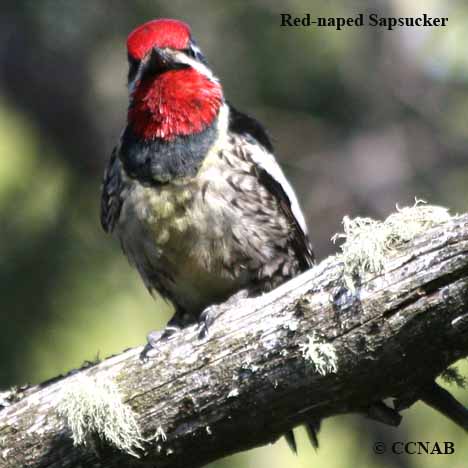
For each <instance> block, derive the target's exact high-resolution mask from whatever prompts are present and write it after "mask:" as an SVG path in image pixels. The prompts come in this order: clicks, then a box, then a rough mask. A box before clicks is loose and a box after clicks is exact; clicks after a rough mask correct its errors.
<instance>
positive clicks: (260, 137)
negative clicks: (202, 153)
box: [229, 105, 314, 271]
mask: <svg viewBox="0 0 468 468" xmlns="http://www.w3.org/2000/svg"><path fill="white" fill-rule="evenodd" d="M229 130H230V131H231V132H233V133H236V134H238V135H241V136H243V137H244V138H246V139H247V140H251V141H252V140H253V142H254V143H257V144H260V145H261V146H263V148H264V149H265V151H263V150H259V151H253V152H251V153H250V157H251V158H252V160H253V161H254V162H255V164H256V166H257V168H258V179H259V181H260V183H261V184H262V185H263V186H264V187H265V188H266V189H267V190H268V191H269V192H270V193H271V195H273V196H274V197H275V198H276V199H277V200H278V202H279V204H280V206H281V209H282V211H283V213H284V215H285V216H286V218H287V219H288V220H289V222H290V223H291V225H292V226H293V227H294V230H293V238H292V244H293V249H294V252H295V254H296V258H297V259H298V261H299V263H300V267H301V271H305V270H307V269H309V268H310V267H311V266H312V265H313V264H314V253H313V249H312V244H311V242H310V239H309V236H308V230H307V225H306V222H305V219H304V215H303V214H302V210H301V208H300V206H299V202H298V200H297V197H296V194H295V193H294V190H293V189H292V187H291V185H290V184H289V182H288V180H287V179H286V177H285V176H284V174H283V171H282V170H281V168H280V166H279V164H278V163H277V162H276V160H275V158H274V156H273V145H272V143H271V140H270V138H269V136H268V134H267V132H266V130H265V129H264V128H263V127H262V125H261V124H260V123H259V122H258V121H257V120H255V119H254V118H252V117H250V116H248V115H246V114H243V113H241V112H239V111H238V110H236V109H235V108H234V107H232V105H230V119H229Z"/></svg>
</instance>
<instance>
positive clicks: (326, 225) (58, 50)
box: [0, 0, 468, 468]
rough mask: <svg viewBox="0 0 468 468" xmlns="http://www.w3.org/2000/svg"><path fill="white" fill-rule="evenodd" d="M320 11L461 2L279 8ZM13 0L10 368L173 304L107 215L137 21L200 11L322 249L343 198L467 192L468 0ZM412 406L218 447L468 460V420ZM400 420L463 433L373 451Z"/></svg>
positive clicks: (3, 47)
mask: <svg viewBox="0 0 468 468" xmlns="http://www.w3.org/2000/svg"><path fill="white" fill-rule="evenodd" d="M307 12H310V13H311V14H312V15H313V16H349V15H355V14H357V13H360V12H363V13H365V14H366V13H370V12H376V13H379V14H380V15H394V16H407V15H414V14H421V13H423V12H426V13H428V14H430V15H438V16H447V17H449V22H448V27H447V28H405V29H398V30H394V31H386V30H384V29H375V28H374V29H370V28H348V29H346V30H343V31H335V30H334V29H333V28H321V29H317V28H314V27H311V28H281V27H280V13H291V14H296V15H300V14H304V13H307ZM0 13H1V14H0V234H1V240H2V242H1V243H0V301H1V302H0V325H1V328H0V330H1V331H0V333H1V341H0V353H1V356H2V358H1V361H0V387H8V386H9V385H13V384H21V383H24V382H31V383H36V382H40V381H41V380H44V379H46V378H49V377H52V376H54V375H56V374H59V373H62V372H65V371H66V370H68V369H70V368H73V367H77V366H79V365H80V364H81V363H82V362H83V361H85V360H92V359H94V358H95V357H96V355H99V356H100V357H105V356H107V355H109V354H111V353H117V352H119V351H121V350H123V349H124V348H127V347H131V346H136V345H140V344H142V343H143V342H144V340H145V334H146V332H147V331H148V330H150V329H153V328H160V327H162V326H163V324H164V323H165V322H166V321H167V319H168V318H169V316H170V311H169V309H168V308H167V306H166V305H164V303H163V302H162V301H159V302H156V303H155V302H154V301H153V300H152V298H151V297H150V296H149V295H148V294H147V292H146V290H145V288H144V287H143V284H142V282H141V281H140V279H139V278H138V276H137V274H136V272H135V271H134V270H132V269H131V268H130V266H129V265H128V264H127V261H126V259H125V258H124V256H123V255H122V254H121V252H120V249H119V246H118V243H117V241H115V240H111V239H110V238H107V236H105V235H104V233H103V232H102V231H101V228H100V225H99V197H100V189H99V187H100V182H101V174H102V172H103V169H104V165H105V163H106V161H107V158H108V156H109V154H110V152H111V150H112V147H113V145H114V143H115V142H116V141H117V139H118V137H119V134H120V131H121V128H122V127H123V125H124V122H125V115H126V105H127V90H126V86H125V79H126V51H125V39H126V35H127V34H128V32H129V31H130V30H131V29H133V28H134V27H135V26H137V25H138V24H139V23H141V22H144V21H147V20H149V19H152V18H155V17H175V18H179V19H183V20H186V21H187V22H189V23H190V24H191V25H192V29H193V32H194V35H195V37H196V39H197V41H198V43H199V45H200V46H201V48H202V49H203V50H204V52H205V54H206V56H207V57H208V59H209V62H210V64H211V65H212V67H213V68H214V70H215V72H216V73H217V74H218V76H220V78H221V79H222V81H223V83H224V87H225V93H226V95H227V96H228V97H229V99H230V100H231V101H232V102H234V103H235V104H236V105H237V107H239V108H240V109H243V110H246V111H248V112H249V113H251V114H253V115H255V116H257V117H258V118H259V119H260V120H262V121H263V122H264V123H265V125H266V126H267V127H268V128H269V130H270V132H271V134H272V135H273V137H274V140H275V144H276V148H277V154H278V158H279V160H280V161H281V163H282V164H283V167H284V168H285V171H286V172H287V175H288V176H289V177H290V179H291V181H292V183H293V185H294V186H295V187H296V188H297V192H298V194H299V196H300V198H301V200H302V204H303V208H304V210H305V213H306V217H307V219H308V222H309V226H310V229H311V233H312V238H313V241H314V244H315V247H316V252H317V255H318V257H319V258H323V257H325V256H327V255H329V254H330V253H332V252H334V251H335V250H336V247H335V246H333V245H332V244H331V242H330V237H331V236H332V235H333V234H334V233H335V232H337V231H339V230H340V222H341V219H342V217H343V216H344V215H345V214H348V215H351V216H357V215H360V216H373V217H377V218H382V217H385V216H386V215H388V214H389V213H390V212H391V211H393V210H394V208H395V204H396V203H399V204H400V205H404V204H412V203H413V200H414V197H415V196H418V197H419V198H422V199H425V200H427V201H428V202H431V203H434V204H442V205H445V206H448V207H449V208H450V209H451V210H452V212H454V213H455V212H464V211H467V205H468V155H467V148H468V54H467V52H466V47H465V45H466V44H467V40H468V3H467V2H466V1H455V0H453V1H450V2H447V1H444V0H425V1H418V0H415V1H411V2H408V1H404V0H393V1H387V2H385V1H379V2H375V1H354V2H347V1H340V2H334V1H328V2H319V1H315V2H310V1H306V0H287V1H283V2H273V1H268V0H255V1H250V2H247V1H215V0H213V1H208V0H207V1H179V0H171V2H164V1H143V0H141V1H132V2H129V1H125V0H112V1H111V0H99V1H92V0H87V1H61V0H36V1H33V0H30V1H27V0H18V1H6V0H3V1H2V3H1V6H0ZM395 359H399V357H398V356H396V357H395ZM421 364H422V365H424V363H423V362H422V363H421ZM460 368H461V370H462V371H464V372H465V374H466V373H468V366H467V365H466V363H465V364H462V363H461V364H460ZM451 390H452V391H453V392H454V393H455V394H456V395H457V397H458V398H460V399H461V400H462V401H465V402H468V397H467V392H466V391H464V390H460V389H457V388H455V389H451ZM404 414H405V418H404V420H403V423H402V425H401V427H400V428H398V429H392V428H386V427H383V426H381V425H378V424H374V423H372V422H370V421H368V420H366V419H364V418H361V417H353V416H347V417H337V418H334V419H331V420H327V421H325V423H324V428H323V431H322V433H321V438H320V439H321V446H322V447H321V449H320V450H319V452H318V453H317V454H316V453H314V451H313V450H312V449H311V448H310V447H309V446H308V444H307V443H306V439H305V438H304V437H303V434H302V432H301V430H298V431H297V433H298V435H299V456H298V457H294V456H292V455H291V454H290V453H289V451H288V449H287V447H286V444H285V443H284V441H282V440H280V441H279V442H277V443H276V444H274V446H273V447H265V448H260V449H257V450H253V451H250V452H247V453H242V454H238V455H235V456H232V457H229V458H227V459H225V460H221V461H219V462H217V463H214V464H212V465H210V466H212V467H226V468H227V467H231V468H234V467H258V468H261V467H271V468H276V467H278V468H279V467H313V466H317V467H322V468H343V467H346V468H347V467H351V466H359V467H361V468H367V467H369V468H370V467H379V468H380V467H410V468H413V467H414V468H418V467H427V468H436V467H444V468H445V467H451V468H452V467H453V468H456V467H460V468H461V467H462V466H463V467H466V466H467V465H466V460H467V459H468V440H467V438H466V436H465V435H464V434H463V433H462V431H461V430H459V429H457V428H456V427H455V426H454V425H453V424H452V423H450V422H448V421H447V420H446V419H444V418H443V417H442V416H440V415H438V414H436V413H435V412H434V411H432V410H431V409H429V408H427V407H424V406H423V405H419V404H418V405H416V407H415V408H413V409H411V410H409V411H406V412H405V413H404ZM396 440H403V441H409V440H416V441H433V442H435V441H439V442H440V441H446V440H447V441H452V442H454V443H455V449H456V453H455V454H454V455H432V456H429V455H424V456H423V455H419V456H418V455H413V456H403V455H400V456H397V455H380V456H379V455H374V454H373V451H372V446H373V443H374V442H376V441H387V442H389V441H390V442H391V441H396Z"/></svg>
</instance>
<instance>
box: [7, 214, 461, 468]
mask: <svg viewBox="0 0 468 468" xmlns="http://www.w3.org/2000/svg"><path fill="white" fill-rule="evenodd" d="M342 275H343V268H342V263H341V262H340V261H339V260H338V259H337V258H330V259H327V260H325V261H323V262H322V263H321V264H320V265H318V266H317V267H315V268H314V269H313V270H311V271H309V272H307V273H305V274H303V275H301V276H300V277H298V278H295V279H294V280H292V281H290V282H289V283H287V284H285V285H283V286H281V287H280V288H278V289H276V290H275V291H273V292H271V293H270V294H266V295H264V296H262V297H259V298H256V299H247V300H243V301H241V302H239V303H237V304H234V305H232V306H231V307H230V310H229V311H228V312H227V313H225V314H224V315H223V316H222V317H221V318H219V319H218V320H217V321H216V322H215V324H214V325H213V327H212V329H211V334H210V337H209V338H208V339H206V340H199V339H198V335H197V331H196V329H195V327H192V328H189V329H187V330H186V331H185V332H183V333H181V334H179V335H177V336H175V337H174V338H173V339H171V340H170V341H169V342H167V343H165V344H164V345H161V349H160V353H159V355H158V356H157V357H155V358H154V359H152V360H151V361H150V362H148V363H147V364H142V363H141V361H140V359H139V354H140V352H141V348H140V349H132V350H129V351H126V352H124V353H122V354H121V355H118V356H114V357H111V358H109V359H107V360H105V361H103V362H101V363H99V364H97V365H93V366H89V367H87V368H85V369H82V370H80V371H78V372H74V373H70V374H69V375H67V376H65V377H60V378H57V379H55V380H54V381H51V382H46V383H44V384H42V385H38V386H35V387H31V388H26V389H21V390H19V391H16V392H13V393H12V394H10V395H8V397H4V400H5V402H4V403H3V405H4V406H5V407H4V408H3V409H1V411H0V466H5V467H14V468H18V467H26V466H27V467H51V468H52V467H55V468H58V467H78V466H87V467H91V466H94V467H106V468H107V467H109V468H110V467H119V468H121V467H150V466H151V467H153V466H158V467H161V468H162V467H176V466H184V467H189V466H201V465H203V464H206V463H208V462H209V461H211V460H214V459H216V458H219V457H221V456H225V455H227V454H230V453H233V452H236V451H239V450H245V449H248V448H251V447H255V446H258V445H261V444H265V443H267V442H270V441H273V440H275V439H276V438H278V437H279V436H280V435H281V434H283V433H284V432H285V431H286V430H288V429H290V428H292V427H294V426H296V425H298V424H300V423H301V422H304V421H305V420H308V419H316V418H326V417H328V416H331V415H336V414H340V413H349V412H362V413H366V414H368V413H369V408H372V409H371V410H370V413H371V415H373V416H374V417H375V416H376V415H377V417H379V418H380V419H385V418H386V416H385V413H386V410H385V407H384V406H382V405H380V403H379V402H380V401H381V400H382V399H384V398H387V397H394V398H395V399H397V400H398V402H399V403H398V404H399V407H400V408H405V407H407V406H409V405H410V404H412V403H413V402H414V401H416V400H418V399H420V398H424V399H425V400H426V401H428V402H429V403H431V404H433V405H434V406H436V407H437V406H438V405H439V403H440V401H439V400H440V399H438V398H437V395H436V396H434V395H435V394H437V392H438V390H437V388H438V387H436V391H435V393H434V391H431V390H430V389H431V388H432V390H434V387H433V381H434V378H435V377H436V376H437V375H438V374H440V372H441V371H443V370H444V369H445V368H446V367H447V366H449V365H450V364H451V363H453V362H454V361H456V360H457V359H459V358H461V357H464V356H467V355H468V339H467V331H468V315H467V311H468V215H464V216H461V217H457V218H454V219H452V220H451V221H449V222H446V223H444V224H441V225H440V226H438V227H435V228H433V229H430V230H428V231H427V232H425V233H424V234H422V235H421V236H418V237H417V238H415V239H414V240H413V241H411V242H408V243H407V244H405V245H404V246H403V247H402V248H401V249H399V251H398V253H397V254H396V255H394V256H393V257H392V258H390V259H388V260H387V261H386V262H385V264H384V272H383V273H382V274H380V275H377V276H374V277H369V278H367V277H363V278H361V282H360V284H359V286H358V287H357V288H356V291H355V292H352V291H350V290H349V289H347V288H346V287H345V286H344V283H343V278H342ZM317 342H323V343H328V344H329V345H331V346H328V347H327V346H326V345H325V346H324V347H322V348H320V346H321V345H317V344H316V343H317ZM334 353H336V356H337V361H336V362H335V361H334V360H333V354H334ZM327 356H328V358H327ZM319 358H325V363H322V364H324V366H323V370H324V372H322V373H320V372H317V369H318V368H319V367H320V362H319ZM327 359H328V362H327ZM314 360H315V361H314ZM333 364H337V368H336V370H335V371H333ZM327 368H328V372H326V370H327ZM322 374H324V375H322ZM83 375H85V376H88V377H90V379H88V381H89V382H93V381H94V382H96V385H97V387H96V388H98V387H99V385H100V382H111V385H113V383H112V382H114V383H115V384H116V385H117V386H118V388H119V390H120V394H121V395H122V400H123V402H124V403H125V404H128V405H129V407H131V409H132V410H133V412H134V415H135V418H136V419H135V421H136V423H137V425H138V427H139V428H141V431H142V436H143V437H144V438H145V441H142V442H141V445H142V446H143V447H144V449H136V448H135V451H136V452H137V453H138V454H139V456H140V458H136V457H134V456H132V455H129V454H127V453H125V452H124V451H123V450H118V449H116V448H113V447H112V445H111V444H110V443H107V444H106V443H105V442H102V441H99V440H98V437H94V438H93V440H92V441H91V439H90V436H89V435H88V436H87V440H88V444H87V445H85V446H83V445H81V446H74V445H73V440H72V433H71V430H70V428H69V427H68V426H67V424H66V421H65V419H64V417H63V416H62V415H60V414H59V412H58V408H59V407H61V406H60V405H62V406H63V401H64V398H68V404H70V401H69V400H70V394H69V393H68V394H67V389H70V388H74V385H75V386H76V382H77V381H79V379H82V378H83ZM101 387H102V386H101ZM104 388H107V387H104ZM65 395H68V396H65ZM439 397H441V398H442V401H444V395H443V391H442V394H439ZM82 398H83V399H85V397H82ZM431 398H433V401H431ZM448 398H449V399H450V398H451V397H450V396H449V397H448ZM15 399H16V400H18V401H16V402H15ZM7 402H9V403H10V405H9V406H6V405H7V404H8V403H7ZM60 402H62V403H60ZM78 403H80V404H81V402H78ZM0 404H1V401H0ZM457 405H458V407H457ZM448 406H449V408H448V409H447V407H445V410H444V405H443V404H442V407H441V408H439V409H441V410H442V411H444V412H445V413H446V414H447V415H448V416H449V417H452V416H451V415H450V412H451V411H453V412H454V414H455V417H452V419H456V418H457V417H460V418H461V419H460V420H459V421H457V422H458V423H459V424H460V425H462V426H463V425H464V424H466V418H465V419H464V417H463V410H464V408H463V407H461V406H460V405H459V404H458V403H457V402H453V405H452V406H450V405H448ZM0 408H2V406H0ZM457 408H458V409H459V410H461V412H462V413H461V416H460V413H459V412H457V411H458V410H457ZM111 413H112V410H111V409H110V410H109V415H106V414H104V415H102V414H101V415H98V417H100V418H104V419H105V418H106V417H108V416H112V414H111ZM379 413H381V414H380V415H379ZM62 414H63V410H62ZM392 414H394V413H392V412H391V411H390V412H389V415H388V421H389V422H390V423H392V421H393V423H395V424H396V423H398V418H397V419H393V420H392ZM75 416H76V415H75ZM90 418H92V415H90V414H89V413H87V414H85V417H84V421H85V422H86V421H89V420H90ZM105 422H106V424H112V418H109V420H108V421H105ZM117 426H118V424H117ZM465 427H466V426H465ZM117 429H118V427H117ZM103 431H104V433H106V429H104V430H103ZM163 433H164V434H165V436H167V439H166V437H164V436H163ZM75 438H76V434H75Z"/></svg>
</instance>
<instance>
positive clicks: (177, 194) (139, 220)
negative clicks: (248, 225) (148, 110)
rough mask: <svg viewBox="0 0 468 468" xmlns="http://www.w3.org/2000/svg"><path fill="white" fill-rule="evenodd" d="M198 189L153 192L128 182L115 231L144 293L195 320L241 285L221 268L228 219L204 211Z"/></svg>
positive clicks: (184, 185)
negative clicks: (159, 297) (155, 294)
mask: <svg viewBox="0 0 468 468" xmlns="http://www.w3.org/2000/svg"><path fill="white" fill-rule="evenodd" d="M199 183H200V182H199V181H195V180H190V181H186V182H180V183H178V184H171V185H170V186H169V185H168V186H161V187H156V188H154V187H144V186H142V185H141V184H139V183H138V182H132V183H131V184H129V187H128V196H127V197H125V203H124V205H123V207H122V213H121V216H120V222H119V228H118V233H119V237H120V240H121V243H122V246H123V249H124V251H125V252H126V254H127V256H128V257H129V259H130V260H131V262H132V263H133V264H134V265H135V266H136V268H137V269H138V271H139V272H140V274H141V276H142V277H143V280H144V281H145V284H146V285H147V287H148V288H149V289H150V290H156V291H158V292H159V293H161V294H162V295H163V296H165V297H167V298H169V299H170V300H171V301H172V302H173V303H174V304H175V305H176V307H178V308H182V309H184V310H185V311H187V312H190V313H193V314H194V315H198V314H199V313H200V312H201V311H202V310H203V309H204V308H205V307H206V306H208V305H210V304H213V303H216V302H221V301H224V300H225V299H227V298H228V297H229V296H230V295H231V294H232V293H234V292H236V291H237V290H238V289H239V288H240V286H241V285H242V282H243V281H245V279H244V278H242V277H241V276H242V275H241V276H239V275H237V276H235V275H233V274H232V272H230V271H229V269H228V268H226V263H227V260H228V259H229V257H230V249H229V245H230V242H229V232H230V229H229V223H230V221H229V220H228V219H227V217H226V215H227V214H226V213H224V212H219V211H217V210H216V207H209V206H206V202H205V200H204V196H203V190H201V188H200V187H199V185H198V184H199ZM211 208H212V209H211Z"/></svg>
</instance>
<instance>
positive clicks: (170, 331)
mask: <svg viewBox="0 0 468 468" xmlns="http://www.w3.org/2000/svg"><path fill="white" fill-rule="evenodd" d="M178 331H180V327H179V326H177V325H174V324H172V323H171V322H169V324H168V325H167V326H166V328H165V329H164V330H162V331H157V330H153V331H150V332H149V333H148V335H147V336H146V341H147V343H146V346H145V347H144V348H143V351H142V352H141V354H140V360H141V361H143V362H148V361H149V360H150V359H151V358H153V357H155V356H156V355H157V354H158V353H159V344H161V342H164V341H167V340H168V339H169V338H170V337H171V336H173V335H174V334H175V333H177V332H178Z"/></svg>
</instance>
